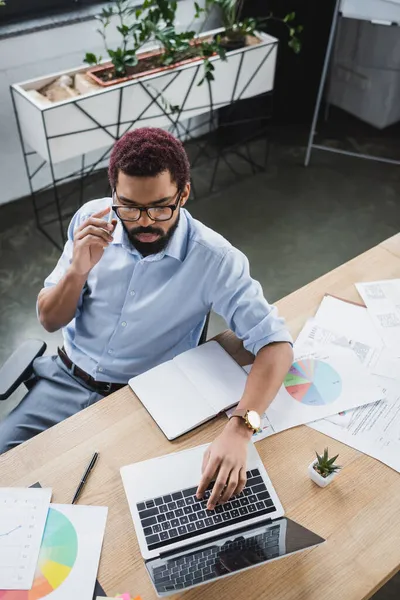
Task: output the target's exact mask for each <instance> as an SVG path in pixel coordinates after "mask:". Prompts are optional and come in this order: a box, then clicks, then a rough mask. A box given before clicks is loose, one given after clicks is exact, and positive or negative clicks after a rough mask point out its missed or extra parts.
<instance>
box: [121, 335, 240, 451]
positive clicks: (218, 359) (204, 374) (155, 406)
mask: <svg viewBox="0 0 400 600" xmlns="http://www.w3.org/2000/svg"><path fill="white" fill-rule="evenodd" d="M246 379H247V374H246V372H245V371H244V370H243V369H242V367H240V366H239V365H238V364H237V362H236V361H235V360H234V359H233V358H232V357H231V356H230V355H229V354H228V353H227V352H225V350H224V349H223V348H222V347H221V346H220V345H219V344H218V343H217V342H207V344H203V345H202V346H198V347H197V348H194V349H193V350H188V351H187V352H184V353H183V354H180V355H179V356H176V357H175V358H174V359H173V360H170V361H168V362H166V363H163V364H161V365H159V366H158V367H155V368H154V369H150V371H146V373H143V374H142V375H138V376H137V377H134V378H133V379H131V380H130V381H129V385H130V387H131V388H132V390H133V391H134V392H135V394H136V395H137V396H138V398H139V399H140V401H141V402H142V404H143V405H144V406H145V408H146V409H147V410H148V411H149V413H150V414H151V416H152V417H153V419H154V420H155V422H156V423H157V425H158V426H159V427H160V429H161V430H162V431H163V432H164V433H165V435H166V437H167V438H168V439H169V440H173V439H175V438H177V437H179V436H180V435H183V434H184V433H186V432H187V431H190V430H191V429H194V428H195V427H197V426H198V425H201V424H202V423H205V421H208V420H209V419H212V418H213V417H215V416H216V415H217V414H218V413H220V412H222V411H224V410H226V409H227V408H230V407H231V406H234V405H235V404H237V403H238V402H239V401H240V399H241V397H242V395H243V391H244V387H245V385H246Z"/></svg>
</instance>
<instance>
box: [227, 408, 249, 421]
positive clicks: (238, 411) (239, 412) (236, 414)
mask: <svg viewBox="0 0 400 600" xmlns="http://www.w3.org/2000/svg"><path fill="white" fill-rule="evenodd" d="M246 413H247V408H237V409H236V410H234V411H233V413H232V414H231V416H230V418H232V417H240V418H241V419H244V418H245V416H246Z"/></svg>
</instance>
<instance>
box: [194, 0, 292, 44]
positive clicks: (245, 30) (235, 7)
mask: <svg viewBox="0 0 400 600" xmlns="http://www.w3.org/2000/svg"><path fill="white" fill-rule="evenodd" d="M243 5H244V0H206V9H205V10H206V12H208V13H209V12H210V10H211V8H212V7H214V6H217V7H219V9H220V11H221V16H222V23H223V26H224V28H225V37H227V38H228V40H235V39H240V38H244V37H245V36H246V35H254V34H255V32H256V30H257V29H260V28H262V27H264V26H265V25H266V24H267V23H268V21H277V22H280V23H282V24H284V25H285V27H286V28H287V30H288V33H289V42H288V44H289V47H290V48H292V50H293V51H294V52H295V53H296V54H298V53H299V52H300V50H301V40H300V37H299V36H300V33H301V32H302V31H303V27H302V25H296V24H295V19H296V13H295V12H292V13H289V14H287V15H286V16H285V17H284V18H283V19H281V18H279V17H275V16H274V15H273V14H272V13H271V14H270V15H269V16H267V17H264V18H250V17H246V18H244V19H242V18H241V14H242V10H243ZM195 9H196V14H200V13H201V11H202V10H204V9H201V8H200V7H199V6H198V5H197V3H195Z"/></svg>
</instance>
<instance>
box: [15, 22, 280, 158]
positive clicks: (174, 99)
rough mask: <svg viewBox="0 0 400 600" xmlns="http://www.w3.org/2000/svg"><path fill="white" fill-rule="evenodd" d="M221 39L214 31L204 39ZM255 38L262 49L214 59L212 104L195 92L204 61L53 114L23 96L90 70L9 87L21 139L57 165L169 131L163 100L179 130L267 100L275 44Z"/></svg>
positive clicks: (59, 106) (56, 108)
mask: <svg viewBox="0 0 400 600" xmlns="http://www.w3.org/2000/svg"><path fill="white" fill-rule="evenodd" d="M222 31H223V29H215V30H213V31H209V32H205V33H203V34H202V36H206V37H207V36H210V35H215V34H216V33H220V32H222ZM256 35H257V37H258V38H259V39H260V40H261V42H260V43H259V44H257V45H255V46H246V47H245V48H240V49H238V50H235V51H232V52H229V54H228V60H227V61H221V59H220V58H219V56H215V57H212V58H211V61H212V63H213V65H214V68H215V71H214V77H215V80H214V81H213V82H211V85H210V89H211V98H212V103H211V102H210V89H209V86H208V84H207V82H204V83H203V84H202V85H201V86H198V83H199V82H200V80H201V79H202V78H203V76H204V67H203V62H202V61H195V62H192V63H188V64H183V65H180V66H177V67H175V68H171V69H169V70H168V71H164V72H160V73H155V74H153V75H151V74H150V75H146V76H144V77H138V78H137V79H132V80H130V81H126V82H124V83H120V84H117V85H115V86H111V87H106V88H101V89H99V90H98V91H95V92H93V93H89V94H86V95H82V96H77V97H74V98H71V99H68V100H64V101H62V102H56V103H53V104H52V105H51V106H41V105H40V104H38V103H37V102H36V101H35V99H34V98H32V97H31V96H29V94H27V91H28V90H33V89H34V90H39V89H41V88H42V87H44V86H45V85H47V84H49V83H51V82H52V81H54V80H55V79H57V78H58V77H60V76H61V75H74V74H75V73H80V72H85V71H87V70H88V67H87V66H84V67H83V66H82V67H79V68H76V69H69V70H67V71H61V72H59V73H53V74H51V75H48V76H46V77H41V78H39V79H31V80H29V81H24V82H22V83H17V84H14V85H12V86H11V87H12V89H13V96H14V99H15V108H16V111H17V114H18V118H19V123H20V127H21V133H22V136H23V138H24V140H25V141H26V142H27V143H28V144H29V146H30V147H31V148H32V149H33V150H35V151H36V152H37V153H38V154H39V155H40V156H41V157H42V158H43V159H44V160H46V161H47V162H50V160H51V161H52V162H53V163H59V162H61V161H64V160H67V159H69V158H73V157H75V156H80V155H82V154H86V153H88V152H90V151H93V150H98V149H100V148H106V147H108V146H111V145H112V144H113V142H114V141H115V137H120V136H121V135H122V134H123V133H125V132H127V131H130V130H132V129H136V128H138V127H143V126H146V125H147V126H153V127H164V128H167V127H170V126H171V125H172V124H173V123H174V122H175V121H176V120H178V115H177V114H170V115H169V117H170V118H169V117H168V116H167V115H165V114H164V110H165V109H164V106H163V103H162V100H161V99H160V98H161V96H160V94H162V97H163V98H164V102H165V101H167V102H168V103H169V104H170V105H172V106H174V105H177V106H179V107H181V108H182V112H181V114H180V115H179V121H180V122H182V121H185V120H188V119H190V118H192V117H196V116H198V115H201V114H206V113H208V112H209V111H210V109H211V107H213V108H220V107H222V106H226V105H229V104H232V103H233V102H235V101H236V100H239V99H244V98H250V97H252V96H257V95H259V94H263V93H265V92H269V91H271V90H272V89H273V87H274V75H275V65H276V55H277V47H278V40H277V39H276V38H274V37H272V36H270V35H267V34H266V33H263V32H257V34H256ZM147 51H148V50H147ZM152 97H153V99H154V98H157V102H155V101H154V100H153V99H152ZM171 121H172V122H171ZM118 123H119V124H120V125H119V126H118Z"/></svg>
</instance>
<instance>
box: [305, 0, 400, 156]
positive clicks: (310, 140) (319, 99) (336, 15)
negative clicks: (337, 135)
mask: <svg viewBox="0 0 400 600" xmlns="http://www.w3.org/2000/svg"><path fill="white" fill-rule="evenodd" d="M340 5H341V0H336V6H335V10H334V13H333V18H332V26H331V31H330V34H329V40H328V45H327V48H326V54H325V61H324V66H323V69H322V75H321V81H320V84H319V89H318V94H317V100H316V103H315V110H314V115H313V120H312V124H311V130H310V135H309V138H308V144H307V150H306V157H305V160H304V166H306V167H308V165H309V164H310V158H311V152H312V149H313V148H315V149H316V150H325V151H326V152H332V153H334V154H343V155H345V156H353V157H356V158H363V159H366V160H374V161H378V162H382V163H387V164H390V165H400V160H394V159H391V158H384V157H382V156H373V155H370V154H362V153H359V152H351V151H350V150H341V149H339V148H331V147H329V146H324V145H323V144H315V143H314V138H315V135H316V128H317V123H318V117H319V113H320V109H321V102H322V96H323V93H324V89H325V84H326V78H327V75H328V71H329V65H330V61H331V57H332V52H333V49H334V46H335V38H336V35H337V31H338V26H339V21H340V18H342V19H344V18H346V17H344V16H343V15H341V13H340Z"/></svg>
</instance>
